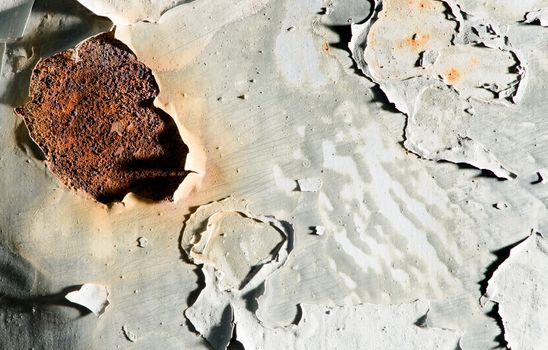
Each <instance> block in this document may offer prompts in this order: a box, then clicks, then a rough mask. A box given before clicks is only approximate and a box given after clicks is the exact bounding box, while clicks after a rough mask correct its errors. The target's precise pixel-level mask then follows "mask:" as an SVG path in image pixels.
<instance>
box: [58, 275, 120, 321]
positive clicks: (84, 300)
mask: <svg viewBox="0 0 548 350" xmlns="http://www.w3.org/2000/svg"><path fill="white" fill-rule="evenodd" d="M108 295H109V293H108V290H107V287H105V286H102V285H100V284H95V283H85V284H83V285H82V287H81V288H80V289H79V290H77V291H74V292H70V293H67V295H65V298H66V299H67V300H68V301H70V302H72V303H75V304H79V305H82V306H83V307H85V308H87V309H88V310H89V311H91V312H93V313H94V314H95V316H97V317H100V316H101V315H102V314H103V313H104V312H105V310H106V308H107V306H108V305H109V304H110V302H109V301H108Z"/></svg>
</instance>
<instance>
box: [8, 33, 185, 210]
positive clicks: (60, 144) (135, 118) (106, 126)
mask: <svg viewBox="0 0 548 350" xmlns="http://www.w3.org/2000/svg"><path fill="white" fill-rule="evenodd" d="M158 93H159V89H158V85H157V84H156V81H155V79H154V76H153V75H152V71H151V70H150V69H149V68H148V67H147V66H145V65H144V64H143V63H141V62H139V61H138V60H137V58H136V57H135V55H134V54H133V53H132V52H131V51H130V50H129V48H127V47H126V46H125V45H124V44H123V43H121V42H120V41H118V40H116V39H114V38H113V37H112V34H111V33H106V34H102V35H100V36H97V37H93V38H91V39H88V40H86V41H85V42H83V43H81V44H80V45H78V46H77V47H76V48H74V49H69V50H66V51H63V52H61V53H59V54H56V55H54V56H52V57H49V58H46V59H43V60H41V61H39V62H38V64H37V65H36V67H35V69H34V71H33V74H32V77H31V83H30V97H31V101H30V102H28V103H27V104H25V105H23V106H21V107H18V108H16V109H15V111H16V113H17V114H18V115H19V116H21V117H22V118H23V119H24V121H25V124H26V125H27V128H28V130H29V133H30V135H31V137H32V138H33V140H34V141H35V142H36V143H37V144H38V146H39V147H40V148H41V149H42V151H43V152H44V155H45V157H46V162H47V165H48V168H49V169H50V170H51V172H52V173H53V174H55V175H56V176H57V177H58V178H59V179H60V181H61V182H62V183H63V184H64V185H66V186H67V187H69V188H71V189H74V190H82V191H85V192H86V193H88V194H89V195H91V196H92V197H93V198H94V199H96V200H97V201H99V202H103V203H108V202H111V201H116V200H121V199H122V198H123V197H124V196H125V195H126V194H127V193H128V192H134V193H136V194H137V195H139V196H142V197H145V198H148V199H152V200H172V198H173V193H174V192H175V190H176V189H177V187H178V186H179V184H180V183H181V182H182V180H183V178H184V176H185V175H186V172H185V170H184V164H185V159H186V155H187V153H188V148H187V147H186V145H185V144H184V143H183V141H182V139H181V136H180V134H179V131H178V129H177V125H176V124H175V121H174V120H173V119H172V118H171V117H170V116H169V115H168V114H166V113H165V112H164V111H162V110H160V109H158V108H156V107H154V106H153V100H154V98H155V97H156V96H157V95H158Z"/></svg>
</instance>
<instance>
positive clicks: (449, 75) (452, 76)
mask: <svg viewBox="0 0 548 350" xmlns="http://www.w3.org/2000/svg"><path fill="white" fill-rule="evenodd" d="M459 78H460V72H459V70H458V69H456V68H451V69H449V70H448V71H447V72H446V73H445V80H446V81H447V82H448V83H449V84H455V83H456V82H457V81H458V80H459Z"/></svg>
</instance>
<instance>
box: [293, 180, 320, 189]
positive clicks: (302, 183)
mask: <svg viewBox="0 0 548 350" xmlns="http://www.w3.org/2000/svg"><path fill="white" fill-rule="evenodd" d="M297 185H298V190H299V191H300V192H318V191H319V190H320V188H321V187H322V180H321V179H319V178H308V179H300V180H297Z"/></svg>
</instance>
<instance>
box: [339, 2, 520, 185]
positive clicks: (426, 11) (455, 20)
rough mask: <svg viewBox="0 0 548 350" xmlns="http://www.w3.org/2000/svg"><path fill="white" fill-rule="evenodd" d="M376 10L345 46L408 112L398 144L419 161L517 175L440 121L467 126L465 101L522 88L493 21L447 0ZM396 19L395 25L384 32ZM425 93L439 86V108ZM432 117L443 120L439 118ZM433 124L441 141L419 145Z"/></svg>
mask: <svg viewBox="0 0 548 350" xmlns="http://www.w3.org/2000/svg"><path fill="white" fill-rule="evenodd" d="M376 8H377V13H376V14H375V15H374V16H373V17H371V18H370V19H369V20H368V21H366V22H365V23H363V24H355V25H352V40H351V42H350V44H349V47H350V50H351V51H352V54H353V57H354V60H355V61H356V62H357V65H358V67H359V68H360V69H361V70H362V71H363V73H364V74H365V75H366V76H367V77H369V78H370V79H371V80H372V81H373V82H375V83H377V84H379V86H380V88H381V89H382V90H383V91H384V93H385V94H386V96H387V97H388V100H389V101H390V102H391V103H393V104H394V105H395V107H396V108H397V109H398V110H399V111H400V112H402V113H404V114H406V115H407V117H408V124H407V126H406V129H405V137H406V140H405V143H404V146H405V147H406V148H407V149H408V150H410V151H412V152H413V153H416V154H417V155H419V156H421V157H423V158H426V159H432V160H446V161H450V162H454V163H468V164H470V165H472V166H475V167H477V168H479V169H487V170H490V171H492V172H493V173H495V175H496V176H498V177H501V178H505V179H511V178H515V177H516V174H514V173H512V172H511V171H508V170H506V169H505V168H506V166H503V165H501V164H500V162H499V161H498V160H497V159H496V156H494V155H492V154H490V151H489V150H487V149H486V148H485V147H484V146H482V145H481V144H478V142H477V141H475V140H473V139H472V138H470V137H468V136H466V135H465V132H464V133H463V131H461V130H455V129H453V128H451V127H446V125H445V124H446V123H445V121H450V122H452V123H454V125H460V126H461V128H463V127H464V128H466V125H467V124H469V123H467V121H466V115H465V113H471V111H473V109H471V108H470V107H469V106H468V105H467V101H469V100H470V99H475V100H478V101H481V102H482V103H483V105H484V108H487V107H488V106H489V104H490V103H494V102H497V101H502V102H504V101H507V102H512V103H517V102H518V101H519V99H520V98H521V96H522V90H523V88H524V87H523V86H524V85H525V78H524V76H525V74H526V73H525V72H526V70H525V63H524V62H523V61H522V60H520V59H519V58H518V57H519V56H520V54H519V53H518V52H516V51H514V50H513V49H512V47H511V45H510V44H509V42H508V38H507V37H505V36H504V35H503V34H502V33H501V31H500V30H499V29H498V28H497V27H496V26H495V25H493V24H491V23H488V22H486V21H484V20H482V19H479V18H476V17H474V16H472V15H470V14H467V13H464V12H461V10H460V8H459V7H458V4H457V3H456V2H452V1H445V2H444V1H424V2H422V3H420V4H419V5H417V4H414V3H413V2H410V3H409V4H407V3H401V2H397V1H396V2H394V1H379V2H377V3H376ZM447 13H448V15H447ZM447 16H449V17H447ZM401 18H404V20H401ZM395 21H398V22H399V23H400V25H399V26H398V28H397V30H391V29H390V26H391V25H392V23H393V22H395ZM438 80H441V82H443V83H444V84H445V85H447V87H449V88H446V87H445V86H443V84H439V82H438ZM432 88H437V90H432ZM428 91H438V95H440V96H438V97H437V98H440V99H441V100H442V101H444V102H443V103H442V104H443V107H440V108H439V109H433V107H434V106H431V105H428V106H425V103H424V102H425V101H424V99H425V97H426V96H425V95H428ZM444 95H445V96H444ZM428 98H429V97H426V99H428ZM436 103H437V101H436ZM440 110H443V111H445V110H449V111H451V117H447V119H445V115H444V114H445V113H444V112H442V113H440ZM482 111H483V110H482ZM482 111H478V112H477V114H481V113H482ZM474 113H475V112H474ZM421 118H422V119H424V118H428V119H427V120H428V121H429V123H424V122H422V123H419V122H417V119H421ZM436 118H444V119H443V120H444V122H442V121H441V120H440V121H436ZM438 120H439V119H438ZM419 125H420V127H419ZM439 127H441V128H442V129H441V130H438V131H436V132H435V133H434V137H436V136H438V137H439V139H440V141H441V142H440V143H439V144H438V146H434V145H426V144H425V142H429V141H430V140H429V139H430V138H431V137H425V136H426V135H432V130H434V129H438V128H439ZM423 132H424V133H425V134H422V133H423ZM443 139H446V140H450V139H452V140H453V141H450V142H446V141H445V142H444V141H443ZM419 142H420V143H422V145H421V147H418V144H419ZM457 145H458V146H457ZM501 170H502V171H501Z"/></svg>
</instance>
